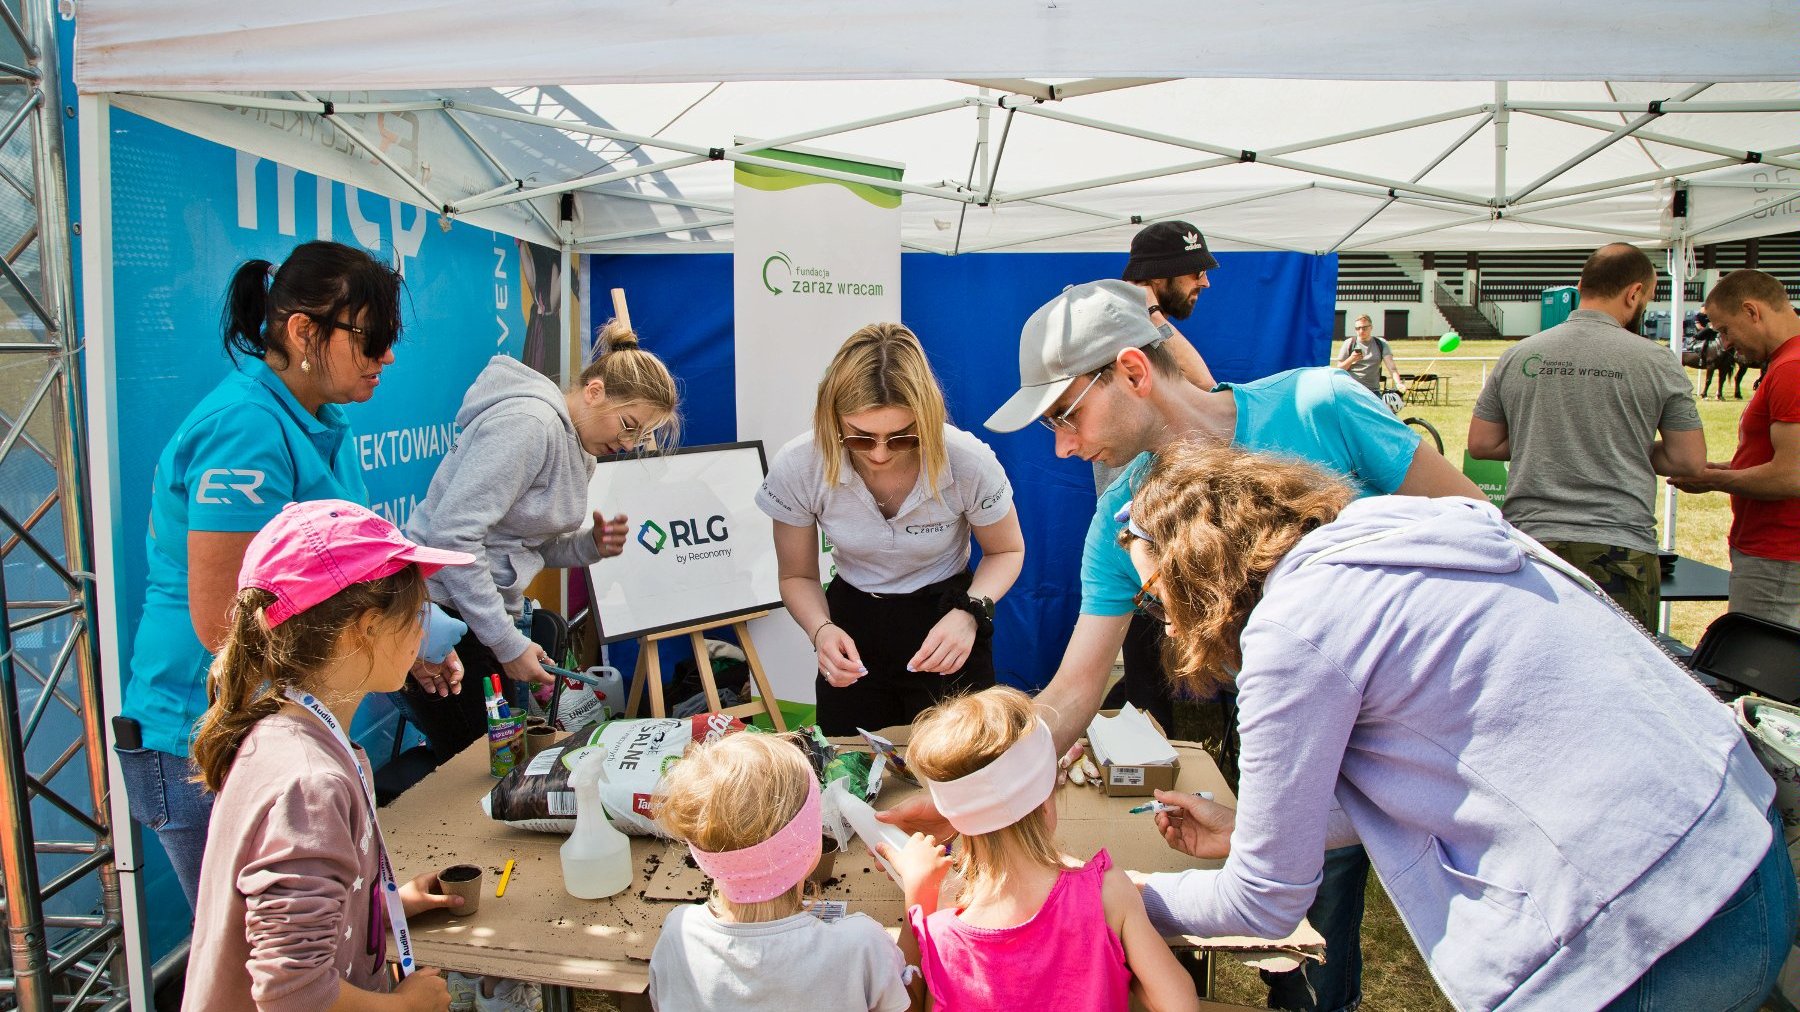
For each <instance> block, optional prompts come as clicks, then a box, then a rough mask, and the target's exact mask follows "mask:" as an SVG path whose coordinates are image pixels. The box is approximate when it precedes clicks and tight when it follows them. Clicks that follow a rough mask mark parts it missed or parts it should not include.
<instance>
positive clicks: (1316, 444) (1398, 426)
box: [1081, 367, 1419, 616]
mask: <svg viewBox="0 0 1800 1012" xmlns="http://www.w3.org/2000/svg"><path fill="white" fill-rule="evenodd" d="M1218 389H1220V390H1229V391H1231V395H1232V397H1233V398H1234V399H1235V400H1236V401H1237V429H1236V431H1235V432H1233V433H1232V437H1231V441H1232V445H1234V446H1238V447H1241V448H1243V449H1246V450H1255V451H1257V452H1259V453H1271V454H1285V455H1287V456H1290V457H1298V458H1300V459H1301V460H1305V461H1307V462H1309V463H1313V464H1317V465H1319V466H1320V467H1323V468H1325V469H1326V470H1328V471H1334V472H1336V473H1338V474H1340V475H1342V476H1343V477H1344V478H1346V479H1347V480H1349V482H1350V484H1351V485H1353V486H1355V488H1356V491H1357V494H1358V495H1359V496H1370V495H1388V494H1390V493H1392V492H1393V491H1394V490H1395V489H1398V488H1399V487H1400V483H1401V482H1402V481H1404V480H1405V479H1406V471H1407V469H1408V468H1410V467H1411V466H1412V460H1413V454H1414V453H1415V452H1416V451H1417V450H1418V448H1419V434H1418V433H1417V432H1414V431H1413V430H1412V429H1409V428H1407V427H1406V424H1405V423H1404V422H1402V421H1400V419H1398V418H1396V417H1394V413H1393V412H1392V411H1389V410H1388V409H1387V405H1385V404H1383V403H1381V400H1380V399H1379V398H1377V397H1376V396H1375V395H1374V394H1372V393H1370V392H1369V390H1368V388H1367V387H1364V386H1363V385H1362V384H1361V383H1358V382H1357V381H1356V379H1355V378H1354V377H1352V376H1351V375H1350V374H1349V373H1347V372H1345V371H1344V370H1342V369H1333V368H1330V367H1322V368H1311V369H1289V370H1288V371H1287V372H1279V373H1276V374H1275V375H1273V376H1269V377H1266V378H1264V379H1259V380H1256V381H1254V382H1251V383H1243V384H1238V385H1235V386H1234V385H1232V384H1229V383H1221V384H1219V387H1218ZM1152 459H1153V457H1152V455H1151V454H1149V453H1140V454H1138V455H1137V457H1136V458H1134V459H1133V460H1132V461H1131V463H1130V464H1128V465H1126V468H1125V470H1124V471H1123V472H1121V473H1120V475H1119V477H1118V479H1117V480H1115V481H1114V482H1113V483H1112V484H1111V485H1109V486H1108V487H1107V489H1106V491H1105V492H1103V493H1102V494H1101V495H1100V501H1099V504H1098V505H1097V507H1096V508H1095V510H1094V519H1093V521H1092V522H1091V523H1089V524H1088V532H1087V541H1086V543H1085V544H1084V545H1083V546H1082V550H1081V613H1082V614H1083V615H1105V616H1113V615H1125V614H1129V613H1130V612H1131V610H1132V609H1133V607H1134V605H1133V603H1132V599H1133V598H1135V597H1136V596H1137V592H1138V590H1139V589H1140V587H1141V585H1140V584H1139V583H1138V578H1137V570H1135V569H1133V568H1132V566H1131V556H1130V554H1129V553H1127V552H1126V551H1125V549H1124V548H1122V547H1120V546H1119V524H1118V522H1117V521H1115V520H1114V519H1113V517H1114V516H1116V515H1117V514H1118V512H1119V510H1120V508H1121V507H1123V506H1124V505H1125V504H1126V503H1128V502H1130V501H1131V493H1132V490H1133V489H1135V488H1137V483H1138V479H1139V478H1140V477H1141V476H1142V475H1143V473H1144V471H1145V470H1147V469H1148V468H1149V467H1150V462H1151V460H1152Z"/></svg>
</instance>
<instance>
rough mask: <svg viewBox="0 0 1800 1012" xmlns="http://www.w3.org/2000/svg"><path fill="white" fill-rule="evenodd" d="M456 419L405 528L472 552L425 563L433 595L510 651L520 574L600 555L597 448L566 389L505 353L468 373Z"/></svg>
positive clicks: (496, 647)
mask: <svg viewBox="0 0 1800 1012" xmlns="http://www.w3.org/2000/svg"><path fill="white" fill-rule="evenodd" d="M456 423H457V425H459V426H461V427H462V435H460V436H459V437H457V440H456V446H455V448H454V449H452V450H451V451H450V453H449V454H448V455H447V456H446V457H444V460H443V462H442V463H440V464H439V465H438V469H437V473H436V474H434V475H432V478H431V489H430V491H428V492H427V493H426V495H425V501H424V502H422V503H420V504H419V505H418V506H417V507H415V508H414V509H413V511H412V516H411V517H410V518H409V519H408V520H407V522H406V533H407V536H409V537H411V538H412V539H413V540H414V541H417V542H419V543H420V544H423V545H430V546H431V547H433V548H449V549H453V550H455V551H459V552H468V553H470V554H472V555H474V556H475V558H476V559H477V562H476V563H475V564H474V565H469V566H446V567H444V568H443V569H440V570H438V571H437V573H435V574H433V575H432V577H431V580H430V583H431V596H432V599H433V600H435V601H437V602H438V603H440V604H445V605H448V606H450V607H452V608H455V609H456V610H457V611H458V612H459V613H460V614H461V615H462V618H463V621H464V622H467V623H468V624H469V629H470V630H471V631H472V632H474V633H475V637H476V638H477V639H479V640H480V641H481V642H482V643H483V644H484V645H485V646H487V647H488V648H489V649H490V650H492V651H493V652H494V656H495V657H498V658H500V659H501V660H502V661H506V660H511V659H512V658H515V657H517V656H519V655H520V654H521V653H523V652H524V651H525V648H526V647H527V646H529V645H530V640H529V639H527V638H526V636H525V634H524V633H521V632H520V631H519V630H518V629H517V628H516V627H515V626H514V625H513V617H514V616H516V615H518V614H519V613H520V611H521V610H522V609H523V602H524V599H525V585H526V584H528V583H530V582H531V581H532V579H533V578H534V577H536V576H537V575H538V573H540V572H542V571H543V569H544V567H546V566H554V567H569V566H585V565H592V564H594V563H596V562H599V561H600V550H599V548H598V547H597V546H596V545H595V544H594V536H593V525H592V523H591V522H589V518H590V517H591V515H592V514H591V511H590V510H589V508H588V480H589V479H590V478H592V477H593V474H594V458H593V457H591V456H589V455H588V452H587V451H586V450H584V449H582V448H581V440H580V439H579V438H578V437H577V436H576V434H575V423H574V421H573V420H572V419H570V418H569V408H568V403H567V402H566V401H565V400H564V399H563V392H562V391H561V390H559V389H557V386H556V384H554V383H552V382H550V380H549V379H548V378H547V377H545V376H544V375H543V374H541V373H539V372H537V371H535V370H533V369H532V368H531V367H529V366H527V365H525V364H524V363H522V362H519V361H518V360H516V359H511V358H507V357H505V356H504V355H496V356H495V357H494V358H493V359H492V360H490V361H489V362H488V364H487V367H486V368H484V369H482V370H481V375H479V376H477V377H475V382H474V384H473V385H472V386H470V387H469V392H468V393H467V394H465V395H464V396H463V402H462V407H461V408H459V409H458V410H457V412H456ZM482 560H485V562H486V565H483V564H482Z"/></svg>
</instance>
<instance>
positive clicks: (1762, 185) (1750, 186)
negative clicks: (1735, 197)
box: [1681, 179, 1800, 190]
mask: <svg viewBox="0 0 1800 1012" xmlns="http://www.w3.org/2000/svg"><path fill="white" fill-rule="evenodd" d="M1681 182H1682V183H1684V184H1686V185H1688V186H1690V187H1691V186H1704V187H1706V188H1708V189H1714V188H1718V189H1728V190H1782V189H1787V188H1789V187H1793V186H1800V183H1790V184H1788V185H1787V186H1783V185H1782V184H1780V183H1776V182H1757V181H1756V180H1753V179H1683V180H1682V181H1681Z"/></svg>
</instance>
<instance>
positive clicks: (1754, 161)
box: [1744, 151, 1762, 165]
mask: <svg viewBox="0 0 1800 1012" xmlns="http://www.w3.org/2000/svg"><path fill="white" fill-rule="evenodd" d="M1744 161H1746V162H1748V163H1750V164H1751V165H1761V164H1762V152H1761V151H1746V152H1744Z"/></svg>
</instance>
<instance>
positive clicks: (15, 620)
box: [0, 0, 135, 1010]
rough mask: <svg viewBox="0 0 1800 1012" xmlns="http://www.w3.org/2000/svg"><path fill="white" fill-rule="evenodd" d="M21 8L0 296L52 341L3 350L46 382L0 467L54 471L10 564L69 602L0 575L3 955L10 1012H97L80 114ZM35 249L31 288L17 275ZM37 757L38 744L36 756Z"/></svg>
mask: <svg viewBox="0 0 1800 1012" xmlns="http://www.w3.org/2000/svg"><path fill="white" fill-rule="evenodd" d="M18 7H19V10H18V11H17V12H15V11H14V10H13V9H12V7H11V6H10V5H8V4H0V31H4V32H5V33H6V34H7V35H8V36H9V37H10V38H11V40H12V41H13V42H14V43H16V44H17V46H18V48H19V50H20V51H21V52H22V53H23V55H24V65H23V66H16V67H15V66H4V67H0V96H4V97H0V103H4V104H7V105H9V106H10V107H11V108H12V109H13V110H14V111H13V113H12V115H11V116H10V117H9V118H8V120H7V121H6V123H5V124H4V125H0V147H4V146H6V145H8V144H10V143H11V142H13V141H14V140H16V139H18V138H19V137H21V136H25V137H28V138H29V144H30V155H31V157H30V163H31V170H32V171H31V177H30V179H29V180H26V179H20V178H16V176H15V175H14V174H13V173H7V174H6V182H7V184H8V186H7V188H5V189H0V204H5V205H8V206H9V210H16V211H18V212H19V213H18V214H17V215H16V216H15V217H12V219H11V220H24V221H29V222H30V223H31V226H30V227H29V229H28V231H27V234H26V235H25V236H24V237H23V238H22V239H20V240H19V241H18V242H17V243H16V244H15V246H14V247H13V249H11V250H10V251H7V252H6V253H5V255H4V258H0V286H4V288H5V289H6V290H7V292H8V294H10V295H14V296H16V297H17V300H18V302H19V303H20V304H22V306H23V309H24V314H23V315H22V317H21V319H20V320H19V323H20V324H21V325H22V326H21V328H20V329H22V330H23V331H24V332H27V333H30V334H34V335H41V340H15V341H7V342H5V343H0V361H5V362H7V363H8V364H9V365H11V366H13V367H15V368H21V369H30V370H36V371H37V372H38V373H39V378H38V380H37V381H36V383H35V385H34V386H33V387H32V389H31V391H30V393H28V394H27V395H26V397H25V399H24V402H23V404H22V406H21V407H20V408H18V409H17V410H16V412H15V414H16V417H13V418H9V419H4V421H5V423H6V424H7V426H8V429H7V431H6V434H5V436H4V438H0V461H4V460H6V459H7V458H8V455H11V454H30V455H35V456H36V457H38V458H39V459H40V460H41V461H42V463H43V464H46V465H48V466H49V467H50V468H51V469H52V470H53V471H54V474H55V484H54V487H53V488H51V489H49V490H48V494H47V495H45V496H44V497H43V498H42V499H41V500H39V501H37V502H36V503H35V504H33V505H32V506H31V508H30V509H29V510H28V511H26V512H25V513H24V515H22V516H15V515H14V513H13V512H11V511H10V510H8V509H6V508H4V507H0V542H3V543H0V562H10V561H12V558H13V557H14V556H15V555H16V556H17V557H18V559H19V561H20V562H21V563H22V564H27V565H35V566H40V567H42V569H43V570H44V571H45V572H47V573H49V574H51V575H52V577H53V578H54V580H55V582H56V584H57V586H59V587H60V588H61V589H62V590H63V592H64V593H63V594H62V595H61V596H58V597H52V598H48V599H43V598H39V599H28V598H25V597H22V596H20V593H19V592H18V591H16V590H15V589H14V587H13V585H12V584H10V583H8V581H6V580H5V579H4V578H3V575H0V799H4V800H3V802H0V803H3V804H4V806H5V812H6V819H5V824H4V825H3V826H0V884H3V886H4V904H3V905H4V916H5V923H6V936H7V944H6V947H5V949H4V951H0V1005H4V1004H11V1005H13V1006H15V1007H17V1008H21V1009H31V1010H39V1009H43V1010H49V1009H97V1008H102V1007H107V1006H116V1005H119V1004H121V1003H122V1002H123V1001H124V995H125V992H126V989H127V984H126V978H127V975H128V972H129V964H128V960H127V957H126V951H127V949H129V948H131V947H132V945H133V943H134V941H135V939H134V938H133V936H132V935H131V934H130V933H129V932H127V931H126V930H125V926H124V922H123V915H122V910H121V905H120V895H119V878H118V872H117V870H116V869H115V867H114V864H113V859H114V852H113V842H112V825H113V816H112V812H111V809H110V803H109V796H108V769H107V750H106V739H105V735H104V734H103V732H102V728H101V715H102V712H103V701H102V696H101V681H100V668H99V664H98V658H97V653H96V649H95V639H96V636H95V633H96V630H98V629H99V628H100V626H99V623H98V620H97V615H96V611H95V583H94V576H93V572H92V568H91V566H90V563H89V560H88V552H89V543H90V538H89V527H88V523H87V518H88V500H87V491H88V486H87V482H86V480H85V474H86V467H87V465H86V460H85V459H84V454H85V448H86V445H87V443H86V438H85V434H84V428H85V418H84V404H83V400H82V397H81V385H80V368H81V362H80V356H81V353H82V348H81V346H80V343H79V339H78V336H77V334H76V328H75V326H74V322H75V316H74V305H75V296H74V282H73V277H72V273H71V260H70V233H71V225H70V219H69V214H68V206H67V196H66V195H67V187H66V185H65V175H64V165H63V140H62V137H63V133H62V132H63V119H64V115H65V112H72V110H66V109H65V106H64V105H63V100H62V94H61V85H60V81H61V77H60V74H59V70H58V66H57V64H58V53H59V51H58V48H57V41H56V26H55V21H54V18H55V17H56V12H55V5H54V3H52V2H51V0H18ZM27 207H28V208H29V210H27ZM34 245H35V247H36V250H37V260H38V265H39V266H38V276H37V279H36V284H33V283H31V282H30V281H28V280H27V278H25V277H23V276H22V275H21V272H20V271H19V270H18V269H17V268H16V267H15V264H17V263H18V262H19V261H20V259H21V257H22V256H23V255H24V254H25V253H26V252H27V251H28V250H29V249H30V248H31V247H32V246H34ZM34 425H39V426H43V427H44V428H47V429H48V431H49V433H50V437H51V438H50V440H49V442H48V445H45V444H44V443H42V442H40V441H39V440H38V439H35V438H33V437H32V436H31V435H30V434H29V433H28V431H27V430H28V427H31V426H34ZM40 431H42V429H40ZM32 492H33V494H34V495H36V494H37V492H38V490H35V489H34V490H32ZM53 516H54V517H56V518H57V519H59V520H60V523H61V527H62V530H61V535H62V542H63V547H62V550H61V551H57V550H56V549H55V548H53V547H52V545H53V543H54V540H53V538H52V537H51V532H50V530H49V528H50V527H51V526H52V525H47V524H45V523H44V521H45V520H46V519H47V518H50V517H53ZM9 568H10V567H9ZM36 627H44V630H45V631H48V632H49V633H50V635H51V636H52V637H55V638H57V640H58V642H57V646H56V649H55V650H54V652H53V656H52V659H51V662H50V663H49V664H48V665H44V666H40V665H35V664H33V663H31V662H30V661H29V660H28V659H27V657H26V655H24V654H22V653H20V652H18V651H17V650H15V649H14V646H15V639H14V637H15V635H16V634H18V633H20V632H22V631H24V630H26V629H31V628H36ZM28 700H30V705H29V709H27V708H26V704H27V701H28ZM53 708H63V709H66V710H68V711H69V712H70V713H71V714H73V715H74V716H75V717H76V718H78V719H79V721H80V725H81V733H80V735H79V736H78V737H76V738H75V739H74V740H72V741H67V742H61V741H58V742H49V741H47V740H41V739H44V738H45V736H46V734H47V731H46V727H47V725H45V724H44V723H43V721H44V718H45V717H46V716H47V715H48V713H49V712H50V711H51V710H52V709H53ZM40 732H44V733H40ZM34 744H37V745H38V746H39V747H38V748H36V749H33V748H32V747H31V746H33V745H34ZM46 745H48V746H50V748H49V749H47V748H45V747H44V746H46ZM51 749H54V752H53V758H51V760H50V761H49V762H48V763H42V764H41V765H36V768H33V767H34V764H33V763H32V761H31V758H30V757H31V755H32V753H33V752H36V753H37V754H38V755H39V756H40V757H42V756H44V755H45V754H47V753H50V750H51ZM77 771H85V772H86V783H85V784H82V785H79V786H76V785H74V784H72V783H69V782H68V781H70V780H73V779H74V778H73V777H70V776H69V774H72V773H75V772H77ZM40 802H41V803H42V805H38V804H37V803H40ZM43 806H48V807H50V808H54V809H55V810H57V811H58V812H59V813H60V814H61V815H62V816H63V817H64V818H63V820H62V821H65V822H67V823H70V824H73V825H74V826H75V827H76V829H75V831H74V832H73V833H70V834H63V835H62V836H61V837H60V838H52V837H50V836H48V835H46V834H45V833H44V832H42V831H41V829H42V827H41V826H40V825H39V824H38V823H37V822H35V821H34V819H33V817H32V816H33V808H34V807H37V808H38V809H39V811H42V810H43ZM45 858H50V859H51V860H49V861H45V860H44V859H45ZM71 858H74V859H75V860H74V861H73V862H72V863H71V861H70V859H71ZM77 888H79V889H82V890H83V891H84V892H85V891H88V890H91V891H92V892H93V893H94V894H95V896H96V897H97V898H96V900H95V902H94V905H93V906H92V907H91V908H90V909H88V910H86V911H85V912H80V913H67V912H63V913H47V912H46V904H47V903H49V902H50V901H53V900H54V899H55V898H56V897H57V896H59V895H61V894H63V893H65V892H66V891H68V890H71V889H77Z"/></svg>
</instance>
